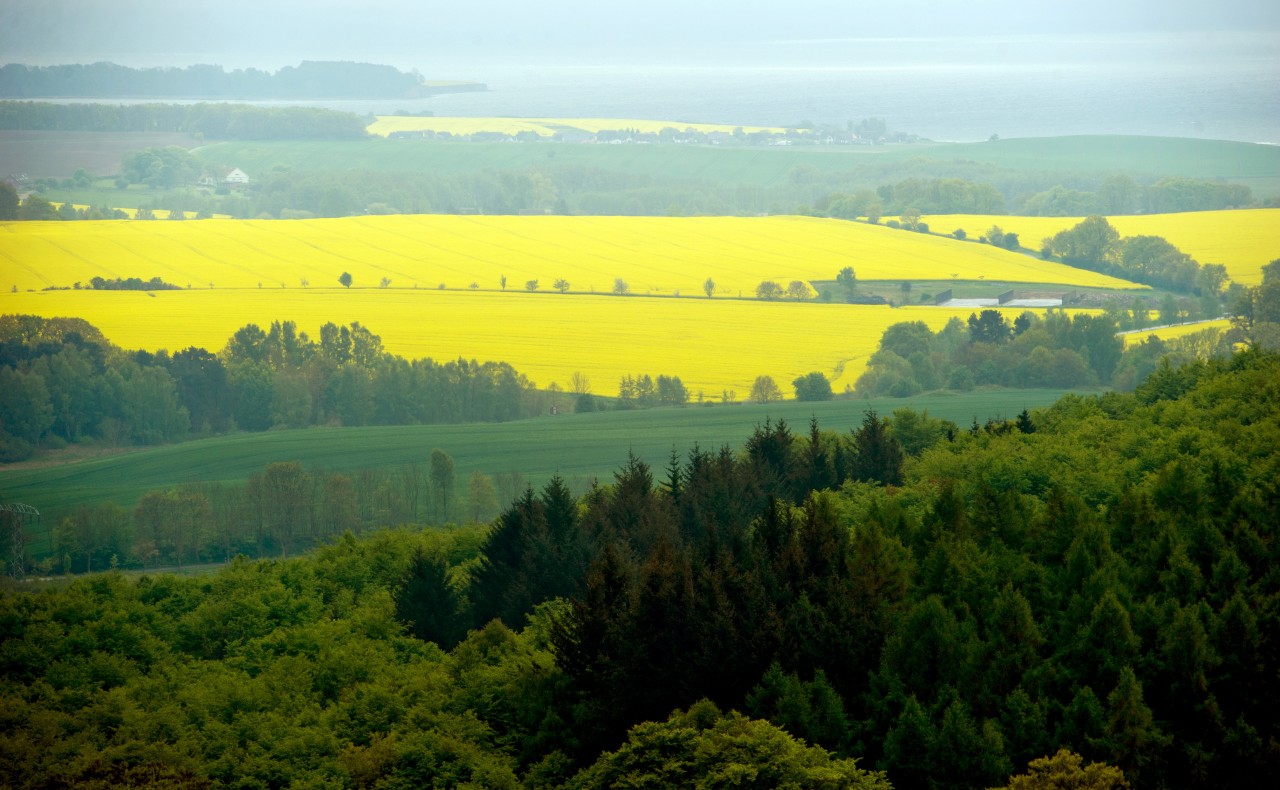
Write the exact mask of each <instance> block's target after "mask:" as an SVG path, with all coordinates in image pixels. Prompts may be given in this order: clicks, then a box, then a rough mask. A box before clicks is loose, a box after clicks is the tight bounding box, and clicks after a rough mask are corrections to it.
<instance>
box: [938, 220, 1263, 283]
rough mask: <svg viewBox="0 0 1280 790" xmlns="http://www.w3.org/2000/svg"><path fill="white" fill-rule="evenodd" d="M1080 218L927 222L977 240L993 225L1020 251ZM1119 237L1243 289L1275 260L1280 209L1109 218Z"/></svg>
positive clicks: (1259, 279) (1068, 226)
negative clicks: (1146, 240) (1178, 257)
mask: <svg viewBox="0 0 1280 790" xmlns="http://www.w3.org/2000/svg"><path fill="white" fill-rule="evenodd" d="M1081 219H1083V218H1082V217H993V216H986V215H976V214H939V215H935V216H931V217H927V218H926V221H927V222H928V223H929V228H930V229H931V230H932V231H934V232H935V233H950V232H951V231H953V230H955V229H956V228H963V229H964V230H965V232H966V233H968V234H969V236H970V237H971V238H977V237H978V236H980V235H982V234H983V233H985V232H986V231H987V230H988V229H989V228H990V227H991V226H992V225H999V226H1000V228H1001V229H1002V230H1005V231H1012V232H1013V233H1017V234H1018V236H1019V237H1020V239H1021V241H1022V244H1023V246H1025V247H1029V248H1031V249H1038V248H1039V247H1040V241H1041V239H1044V238H1047V237H1049V236H1052V235H1054V234H1055V233H1057V232H1058V231H1060V230H1066V229H1067V228H1070V227H1072V226H1074V225H1076V224H1077V223H1079V222H1080V220H1081ZM1107 220H1108V221H1109V222H1110V223H1111V225H1112V226H1113V227H1114V228H1115V229H1116V230H1117V231H1118V232H1119V233H1120V235H1121V236H1163V237H1164V238H1165V239H1166V240H1167V241H1168V242H1169V243H1170V244H1172V245H1173V246H1175V247H1177V248H1178V249H1180V250H1182V251H1183V252H1185V253H1187V254H1188V255H1190V256H1191V257H1192V258H1195V259H1196V260H1197V261H1199V262H1200V263H1220V264H1222V265H1223V266H1226V267H1227V275H1228V276H1229V277H1230V278H1231V279H1232V280H1235V281H1236V282H1239V283H1243V284H1245V285H1257V284H1258V283H1260V282H1262V267H1263V265H1264V264H1266V263H1268V262H1269V261H1273V260H1275V259H1276V258H1280V209H1274V208H1266V209H1235V210H1231V211H1194V212H1186V213H1182V214H1145V215H1138V216H1124V217H1108V218H1107Z"/></svg>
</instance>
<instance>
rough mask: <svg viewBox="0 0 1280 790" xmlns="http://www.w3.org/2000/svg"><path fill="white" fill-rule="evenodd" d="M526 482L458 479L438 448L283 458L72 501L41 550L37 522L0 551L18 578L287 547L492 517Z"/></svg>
mask: <svg viewBox="0 0 1280 790" xmlns="http://www.w3.org/2000/svg"><path fill="white" fill-rule="evenodd" d="M524 486H525V483H524V478H523V476H522V475H521V474H520V473H519V472H517V471H501V472H498V473H497V474H495V475H490V474H487V473H485V472H483V471H480V470H474V471H473V472H472V473H471V474H470V475H468V476H467V477H465V478H464V479H459V478H458V476H457V472H456V470H455V468H454V462H453V458H452V457H451V456H450V455H449V454H448V453H446V452H444V451H443V450H440V449H439V448H436V449H433V450H431V451H430V453H426V452H424V454H423V460H422V462H421V463H408V464H404V465H401V466H399V467H396V468H388V469H380V468H378V469H372V468H365V469H359V470H354V471H349V472H334V471H331V470H326V469H319V468H307V467H304V466H303V465H302V464H301V463H299V462H297V461H276V462H272V463H269V464H267V465H266V466H264V467H263V468H262V469H261V470H259V471H257V472H255V473H254V474H253V475H251V476H250V477H249V478H248V479H246V480H244V481H243V482H239V483H236V482H231V481H221V482H195V483H184V484H182V485H178V486H174V487H171V488H164V489H157V490H152V491H147V492H145V493H144V494H142V496H140V497H139V498H138V500H137V502H136V503H134V504H133V506H132V507H123V506H121V505H118V504H116V503H115V502H110V501H107V502H97V503H93V504H89V505H82V506H79V507H77V508H75V509H74V510H67V512H65V514H64V515H56V516H55V518H56V521H54V522H53V524H52V529H51V530H50V537H49V544H48V548H47V549H45V550H39V551H34V550H33V545H34V544H33V541H32V536H31V535H28V534H26V532H29V531H30V528H29V527H26V528H25V531H24V534H23V536H22V538H23V539H22V540H21V541H20V542H21V543H22V545H24V546H25V547H26V549H25V552H24V553H23V555H22V556H17V555H15V554H14V550H13V549H12V547H11V546H10V544H9V542H6V543H5V545H4V546H3V547H0V555H3V556H4V557H5V559H6V560H7V564H8V567H9V568H10V572H11V575H14V576H16V577H21V576H22V575H23V574H24V573H36V574H43V575H48V574H52V573H61V574H72V573H76V574H79V573H92V572H94V571H103V570H108V569H121V570H127V569H154V568H158V567H170V568H172V567H176V568H179V569H181V568H183V567H184V566H194V565H202V564H209V563H227V562H230V561H231V560H232V559H233V558H235V557H237V556H243V557H250V558H254V559H258V558H268V557H281V558H288V557H290V556H296V555H298V554H302V553H305V552H307V551H311V550H313V549H315V548H316V547H318V546H323V545H326V544H327V543H329V542H331V541H333V540H334V539H335V538H337V537H338V536H340V535H342V534H343V533H347V532H350V533H353V534H356V535H365V534H368V533H370V532H371V531H373V530H375V529H379V528H387V527H395V526H400V525H404V524H419V525H422V524H433V525H438V526H446V525H454V524H483V523H487V522H489V521H491V520H492V519H493V518H494V517H495V516H497V515H498V513H499V512H500V510H501V508H504V507H505V506H507V505H509V504H510V503H511V502H513V501H515V500H516V499H517V498H518V497H519V496H520V494H521V492H522V490H523V487H524ZM13 528H14V529H16V528H17V527H16V526H14V527H13ZM0 537H10V536H9V535H7V534H6V535H3V536H0Z"/></svg>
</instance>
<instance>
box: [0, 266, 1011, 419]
mask: <svg viewBox="0 0 1280 790" xmlns="http://www.w3.org/2000/svg"><path fill="white" fill-rule="evenodd" d="M971 312H974V311H973V310H969V309H964V310H950V309H943V308H932V307H906V308H897V309H894V308H889V307H874V306H858V305H844V304H820V303H815V302H810V303H804V304H796V303H780V302H758V301H748V300H738V299H710V300H708V299H654V298H636V297H615V296H561V295H560V294H555V293H546V294H543V293H539V294H534V293H528V292H519V293H500V292H479V293H470V292H465V291H464V292H455V291H429V290H419V291H413V290H396V289H390V290H386V291H383V290H379V289H366V290H353V291H346V290H343V289H342V288H324V289H319V288H311V289H302V288H287V289H283V290H282V289H280V288H278V287H277V288H275V289H268V288H263V289H262V290H258V289H257V288H253V289H248V290H232V289H215V290H207V289H206V290H193V291H158V292H151V293H150V294H148V293H142V292H136V291H45V292H31V293H27V292H23V293H16V294H13V293H0V313H32V314H37V315H43V316H80V317H83V318H85V319H86V320H88V321H89V322H90V323H92V324H94V325H95V326H97V327H98V328H100V329H101V330H102V331H103V333H104V334H105V335H106V336H107V338H108V339H110V340H111V341H112V342H114V343H116V344H117V345H120V346H123V347H125V348H145V349H150V350H156V349H159V348H167V349H169V350H170V351H177V350H181V349H183V348H186V347H188V346H192V345H195V346H202V347H205V348H208V349H210V350H215V351H216V350H219V349H221V348H222V346H223V345H225V343H226V341H227V339H228V338H229V337H230V336H231V334H232V333H233V332H234V331H235V330H236V329H238V328H240V327H241V326H244V325H245V324H249V323H256V324H258V325H259V326H261V327H263V328H264V329H265V328H266V327H267V326H268V325H269V324H270V322H271V321H273V320H292V321H295V322H297V324H298V327H299V329H301V330H304V331H306V332H307V333H308V334H309V335H311V337H313V338H315V337H317V336H318V335H319V328H320V325H321V324H323V323H325V322H327V321H334V322H337V323H347V322H351V321H359V322H360V323H361V324H364V325H365V326H367V327H369V328H370V329H371V330H372V331H373V332H375V333H377V334H379V335H381V336H382V339H383V343H384V345H385V346H386V348H387V350H388V351H391V352H392V353H395V354H399V355H401V356H405V357H410V358H419V357H427V356H429V357H432V358H434V359H437V360H447V359H455V358H457V357H465V358H467V359H478V360H500V361H505V362H509V363H511V364H512V365H513V366H514V367H515V368H516V369H517V370H518V371H520V372H521V373H523V374H525V375H526V376H528V377H529V378H530V379H531V380H532V381H534V382H535V383H536V384H538V385H539V386H540V387H544V388H545V387H547V386H549V385H550V384H552V383H553V382H554V383H557V384H559V385H560V387H561V388H563V389H568V387H569V382H570V377H571V376H572V375H573V373H574V372H575V371H580V372H582V373H584V374H585V375H586V376H587V377H588V378H589V379H590V380H591V383H592V391H593V392H595V393H597V394H601V395H615V394H617V389H618V380H619V379H620V378H621V377H622V376H623V375H626V374H640V373H648V374H650V375H654V376H657V375H659V374H665V375H674V376H679V377H680V378H681V380H682V381H683V382H684V383H685V386H686V387H688V388H689V390H690V392H691V393H695V394H696V393H697V392H698V391H702V392H703V394H704V395H705V396H706V397H707V398H713V397H714V398H716V399H718V398H719V397H720V396H721V394H722V393H723V392H724V391H725V390H733V391H735V392H736V393H737V397H738V398H739V399H745V398H746V396H747V394H748V393H749V392H750V389H751V383H752V382H753V381H754V380H755V378H756V376H760V375H769V376H773V378H774V380H775V381H777V382H778V385H779V386H780V387H782V389H783V390H784V392H787V393H788V394H790V389H791V386H790V385H791V382H792V381H793V380H794V379H796V378H797V377H799V376H802V375H804V374H806V373H809V372H812V371H818V372H821V373H822V374H823V375H825V376H827V377H828V379H830V380H831V382H832V387H833V389H835V390H836V391H837V392H840V391H843V390H844V388H845V386H846V385H849V386H852V385H853V383H854V382H855V381H856V380H857V377H858V376H859V375H860V374H861V373H862V372H863V370H864V369H865V367H866V360H867V358H868V357H869V356H870V355H871V354H872V353H873V352H874V351H875V349H876V347H877V345H878V344H879V342H880V336H881V334H883V332H884V330H885V328H887V327H888V326H889V325H890V324H894V323H897V322H899V321H924V322H925V323H926V324H928V325H929V327H930V328H931V329H933V330H935V331H936V330H938V329H940V328H942V326H944V325H945V324H946V322H947V321H948V320H949V319H951V318H952V317H953V316H954V317H959V318H961V319H964V318H967V317H968V316H969V314H970V313H971ZM1019 312H1021V311H1020V310H1011V311H1007V315H1008V317H1009V318H1011V319H1012V317H1013V316H1014V315H1015V314H1017V313H1019Z"/></svg>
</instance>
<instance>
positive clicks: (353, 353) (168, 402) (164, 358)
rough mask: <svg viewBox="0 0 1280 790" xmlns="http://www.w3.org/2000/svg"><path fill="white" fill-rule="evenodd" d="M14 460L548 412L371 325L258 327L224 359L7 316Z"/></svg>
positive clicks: (5, 374) (519, 388)
mask: <svg viewBox="0 0 1280 790" xmlns="http://www.w3.org/2000/svg"><path fill="white" fill-rule="evenodd" d="M0 399H3V405H4V408H3V410H0V414H3V415H4V419H3V422H0V456H2V457H3V458H4V460H19V459H21V458H25V457H28V456H29V455H30V454H31V453H32V452H33V451H34V448H35V447H36V446H37V445H43V446H57V445H59V444H62V443H68V442H72V443H73V442H80V441H84V440H89V439H94V440H100V441H105V442H107V443H109V444H116V445H128V444H155V443H159V442H171V441H178V440H181V439H183V438H185V437H187V436H189V435H193V434H194V435H208V434H214V433H224V432H227V431H233V430H246V431H264V430H267V429H269V428H272V427H281V428H302V427H306V426H309V425H407V424H427V423H447V422H491V421H499V422H500V421H506V420H514V419H518V418H520V417H526V416H531V415H533V414H539V413H542V412H543V411H544V403H543V396H542V395H540V394H539V393H538V392H537V391H536V390H535V389H534V387H533V384H532V382H530V381H529V380H528V379H526V378H525V377H524V376H522V375H521V374H520V373H518V372H517V371H516V370H515V369H513V368H512V367H511V366H510V365H508V364H507V363H504V362H476V361H474V360H465V359H457V360H448V361H444V362H437V361H435V360H432V359H430V358H423V359H415V360H408V359H404V358H403V357H399V356H395V355H392V354H389V353H387V352H386V351H385V350H384V349H383V348H382V339H381V338H380V337H379V336H378V335H376V334H374V333H373V332H371V331H369V329H368V328H367V327H364V326H361V325H360V324H359V323H353V324H350V325H345V326H339V325H336V324H333V323H327V324H325V325H324V326H322V327H320V335H319V339H318V340H312V339H311V338H310V337H308V335H307V334H306V333H305V332H300V331H299V330H298V328H297V325H296V324H295V323H294V322H292V321H275V322H273V323H272V324H271V326H270V327H269V328H268V329H267V330H263V329H262V328H260V327H258V326H257V325H256V324H249V325H247V326H245V327H242V328H241V329H239V330H237V331H236V332H235V334H234V335H233V336H232V337H231V338H230V339H229V340H228V342H227V345H226V346H225V347H224V348H223V349H221V350H219V352H217V353H214V352H210V351H208V350H206V349H204V348H196V347H191V348H186V349H183V350H181V351H176V352H173V353H169V352H167V351H159V352H156V353H151V352H147V351H126V350H123V349H119V348H116V347H114V346H112V345H111V344H110V343H109V342H107V340H106V338H104V337H103V336H102V333H101V332H99V331H98V330H97V329H96V328H94V327H93V326H91V325H89V324H88V323H87V322H85V321H83V320H80V319H66V318H53V319H45V318H40V317H38V316H20V315H6V316H0Z"/></svg>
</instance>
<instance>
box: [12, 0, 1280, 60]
mask: <svg viewBox="0 0 1280 790" xmlns="http://www.w3.org/2000/svg"><path fill="white" fill-rule="evenodd" d="M1046 5H1049V4H1047V3H1042V2H1036V0H965V2H939V1H938V0H932V1H926V0H880V1H879V2H865V1H864V0H770V1H769V2H764V1H762V0H733V1H731V2H725V1H724V0H701V1H700V2H698V1H697V0H642V1H641V2H634V1H633V0H622V1H621V2H609V1H608V0H598V1H597V2H591V1H590V0H519V2H498V1H497V0H452V1H451V2H433V1H427V2H424V1H422V0H363V1H362V2H338V1H337V0H253V1H252V2H250V1H248V0H219V1H218V2H210V1H209V0H0V62H4V63H8V62H20V63H32V64H44V65H47V64H52V63H73V62H92V61H97V60H110V61H114V62H116V63H121V64H124V65H133V66H142V65H174V66H184V65H189V64H190V63H193V62H205V63H217V64H219V65H223V66H226V67H229V68H232V67H242V66H257V67H260V68H267V69H272V70H274V69H277V68H279V67H281V66H285V65H290V64H294V63H297V62H298V61H300V60H302V59H312V60H321V59H325V60H367V61H373V62H380V63H389V64H392V65H396V66H398V67H400V68H405V69H408V68H418V69H420V70H421V71H423V72H424V73H426V74H428V75H429V76H432V75H440V76H466V75H465V74H455V73H454V72H456V71H458V70H459V69H462V70H465V69H466V68H468V67H474V66H475V65H476V64H482V63H485V62H493V61H501V62H507V63H512V62H530V63H532V62H541V63H573V62H590V60H591V59H606V60H607V59H613V60H618V59H628V60H631V61H633V62H637V61H638V62H643V61H649V62H664V61H667V60H671V59H683V60H686V61H696V60H698V58H699V55H700V54H702V53H703V52H704V51H707V50H710V49H712V48H714V49H716V50H717V51H728V52H732V53H737V54H739V55H740V56H742V57H744V58H749V57H750V56H751V52H752V50H751V47H752V45H760V46H762V48H767V49H769V50H770V51H772V52H774V54H775V55H778V53H783V56H785V53H786V51H787V49H786V48H787V47H793V48H794V47H802V46H804V45H803V44H797V43H795V42H798V41H799V42H807V41H811V40H814V39H824V40H826V43H825V44H824V45H823V46H826V47H828V48H832V47H836V46H839V45H838V44H835V43H833V42H832V40H843V39H867V38H883V37H890V38H894V37H932V36H945V37H956V36H969V35H978V36H984V37H1001V36H1022V35H1051V34H1070V35H1076V36H1085V37H1088V36H1095V35H1098V34H1107V35H1113V34H1118V35H1121V36H1129V35H1139V34H1143V33H1154V32H1187V33H1207V34H1218V33H1222V32H1226V31H1250V32H1253V33H1255V34H1256V33H1257V32H1258V31H1271V33H1270V35H1271V36H1272V39H1271V40H1272V41H1273V42H1275V41H1280V38H1277V33H1276V31H1280V3H1278V2H1275V0H1217V1H1216V2H1207V1H1206V0H1161V1H1160V2H1136V1H1135V0H1076V1H1075V2H1054V3H1052V4H1051V5H1052V7H1050V8H1046V7H1045V6H1046ZM779 42H787V43H779Z"/></svg>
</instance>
